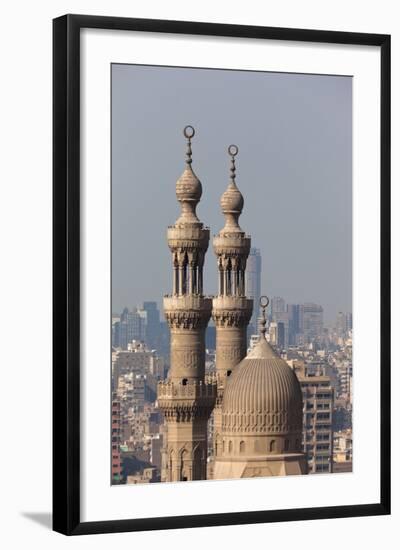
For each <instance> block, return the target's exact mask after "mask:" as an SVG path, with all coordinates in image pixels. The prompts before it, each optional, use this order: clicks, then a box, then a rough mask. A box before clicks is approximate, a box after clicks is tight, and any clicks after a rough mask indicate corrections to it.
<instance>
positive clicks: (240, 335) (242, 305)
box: [212, 145, 253, 460]
mask: <svg viewBox="0 0 400 550" xmlns="http://www.w3.org/2000/svg"><path fill="white" fill-rule="evenodd" d="M228 153H229V154H230V156H231V169H230V171H231V178H230V182H229V185H228V188H227V189H226V191H225V192H224V194H223V195H222V197H221V208H222V212H223V214H224V216H225V226H224V228H223V229H221V231H220V232H219V233H218V235H216V236H215V237H214V241H213V245H214V252H215V254H216V255H217V261H218V295H217V296H216V297H215V298H214V299H213V311H212V316H213V319H214V322H215V326H216V371H217V388H218V390H217V401H216V405H215V409H214V449H213V451H214V460H215V459H216V458H217V456H218V455H219V453H220V450H221V449H220V434H221V403H222V397H223V393H224V388H225V383H226V379H227V377H228V376H230V374H231V373H232V370H233V369H234V367H235V365H237V364H238V363H239V362H240V361H241V360H242V359H243V358H244V357H245V355H246V351H247V349H246V348H247V345H246V343H247V325H248V323H249V320H250V317H251V314H252V310H253V301H252V300H249V299H247V298H246V291H245V271H246V261H247V257H248V255H249V252H250V237H249V236H248V235H246V234H245V233H244V232H243V231H242V229H241V228H240V226H239V221H238V220H239V216H240V214H241V213H242V209H243V203H244V201H243V196H242V194H241V192H240V191H239V189H238V188H237V186H236V181H235V179H236V178H235V176H236V166H235V156H236V155H237V153H238V148H237V146H236V145H230V146H229V148H228Z"/></svg>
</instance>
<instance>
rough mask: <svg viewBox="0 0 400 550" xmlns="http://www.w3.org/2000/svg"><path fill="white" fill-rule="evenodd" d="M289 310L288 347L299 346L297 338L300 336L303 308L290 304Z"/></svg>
mask: <svg viewBox="0 0 400 550" xmlns="http://www.w3.org/2000/svg"><path fill="white" fill-rule="evenodd" d="M287 310H288V345H289V346H295V345H297V336H298V335H299V334H300V332H301V330H300V318H301V314H302V306H301V305H299V304H289V305H288V306H287Z"/></svg>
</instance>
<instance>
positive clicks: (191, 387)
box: [157, 380, 217, 417]
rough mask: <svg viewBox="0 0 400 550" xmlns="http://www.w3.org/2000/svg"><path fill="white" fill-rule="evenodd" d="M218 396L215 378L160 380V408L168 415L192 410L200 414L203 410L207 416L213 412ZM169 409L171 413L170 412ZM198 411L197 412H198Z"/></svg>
mask: <svg viewBox="0 0 400 550" xmlns="http://www.w3.org/2000/svg"><path fill="white" fill-rule="evenodd" d="M216 398H217V384H216V381H215V380H212V381H206V382H203V381H201V380H200V381H199V380H189V381H187V382H186V383H184V381H180V382H178V381H172V380H164V381H161V382H158V387H157V401H158V406H159V408H160V409H161V410H162V411H163V412H164V414H166V416H167V417H168V416H171V415H174V414H175V413H176V412H177V411H179V410H180V411H186V412H188V413H189V412H191V413H192V414H195V415H196V416H198V412H199V411H200V410H203V412H204V415H205V416H207V417H208V416H209V415H210V414H211V411H212V409H213V408H214V405H215V401H216ZM168 411H169V412H170V413H171V414H170V415H169V414H168ZM196 411H197V413H196Z"/></svg>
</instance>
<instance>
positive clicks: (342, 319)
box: [336, 311, 353, 338]
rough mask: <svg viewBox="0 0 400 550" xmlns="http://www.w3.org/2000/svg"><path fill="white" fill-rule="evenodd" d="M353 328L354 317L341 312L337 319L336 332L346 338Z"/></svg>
mask: <svg viewBox="0 0 400 550" xmlns="http://www.w3.org/2000/svg"><path fill="white" fill-rule="evenodd" d="M352 328H353V315H352V314H351V313H343V312H342V311H339V313H338V315H337V317H336V332H337V335H338V336H339V337H342V338H346V337H347V336H348V333H349V331H350V330H351V329H352Z"/></svg>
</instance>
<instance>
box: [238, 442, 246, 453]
mask: <svg viewBox="0 0 400 550" xmlns="http://www.w3.org/2000/svg"><path fill="white" fill-rule="evenodd" d="M244 451H245V443H244V441H241V442H240V443H239V452H240V453H244Z"/></svg>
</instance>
